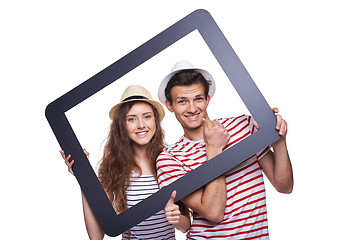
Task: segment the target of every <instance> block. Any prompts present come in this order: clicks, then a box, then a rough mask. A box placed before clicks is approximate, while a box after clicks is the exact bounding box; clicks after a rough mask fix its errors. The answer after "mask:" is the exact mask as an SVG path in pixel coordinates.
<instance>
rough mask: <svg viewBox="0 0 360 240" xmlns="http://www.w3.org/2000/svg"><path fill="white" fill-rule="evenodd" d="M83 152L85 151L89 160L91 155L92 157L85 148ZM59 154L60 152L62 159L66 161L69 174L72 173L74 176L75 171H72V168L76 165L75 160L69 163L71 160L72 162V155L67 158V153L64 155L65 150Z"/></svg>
mask: <svg viewBox="0 0 360 240" xmlns="http://www.w3.org/2000/svg"><path fill="white" fill-rule="evenodd" d="M83 151H84V153H85V155H86V157H87V158H88V159H89V155H90V154H89V153H88V152H87V151H86V150H85V148H84V150H83ZM59 152H60V154H61V157H62V158H63V159H64V161H65V164H66V166H67V167H68V171H69V173H71V174H72V175H74V172H73V170H72V166H73V164H74V159H73V160H71V162H69V160H70V158H71V155H70V154H69V155H68V156H67V157H65V153H64V151H63V150H60V151H59Z"/></svg>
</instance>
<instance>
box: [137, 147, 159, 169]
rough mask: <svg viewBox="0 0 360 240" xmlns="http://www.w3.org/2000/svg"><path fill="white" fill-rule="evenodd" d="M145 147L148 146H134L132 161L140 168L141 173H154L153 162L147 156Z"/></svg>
mask: <svg viewBox="0 0 360 240" xmlns="http://www.w3.org/2000/svg"><path fill="white" fill-rule="evenodd" d="M147 147H148V146H134V152H135V155H134V161H135V163H136V164H137V165H138V166H139V167H140V168H141V172H142V174H143V175H152V174H154V166H153V164H154V163H153V162H152V161H151V159H150V158H149V156H148V152H147Z"/></svg>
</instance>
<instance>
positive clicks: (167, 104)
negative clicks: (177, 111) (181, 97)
mask: <svg viewBox="0 0 360 240" xmlns="http://www.w3.org/2000/svg"><path fill="white" fill-rule="evenodd" d="M165 106H166V108H167V109H168V110H169V111H170V112H174V111H173V110H172V106H171V103H170V102H169V101H168V100H165Z"/></svg>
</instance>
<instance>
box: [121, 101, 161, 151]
mask: <svg viewBox="0 0 360 240" xmlns="http://www.w3.org/2000/svg"><path fill="white" fill-rule="evenodd" d="M126 130H127V133H128V136H129V138H130V139H131V140H132V141H133V142H134V143H135V144H137V145H140V146H144V145H147V144H148V143H149V142H150V140H151V139H152V137H153V136H154V134H155V131H156V124H155V115H154V111H153V109H152V107H151V106H150V104H148V103H145V102H137V103H135V104H134V105H133V106H132V107H131V108H130V110H129V112H128V113H127V114H126Z"/></svg>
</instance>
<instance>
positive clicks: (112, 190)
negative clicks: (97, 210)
mask: <svg viewBox="0 0 360 240" xmlns="http://www.w3.org/2000/svg"><path fill="white" fill-rule="evenodd" d="M164 114H165V113H164V109H163V108H162V106H161V104H160V103H159V102H157V101H154V100H152V96H151V94H150V93H149V92H148V91H147V90H146V89H145V88H143V87H142V86H139V85H132V86H129V87H128V88H127V89H126V90H125V91H124V93H123V95H122V97H121V100H120V103H118V104H116V105H115V106H114V107H113V108H112V109H111V110H110V113H109V116H110V118H111V120H112V124H111V127H110V132H109V135H108V139H107V143H106V145H105V147H104V154H103V157H102V160H101V162H100V167H99V171H98V178H99V180H100V183H101V185H102V186H103V188H104V190H105V191H106V193H107V195H108V197H109V199H110V201H111V202H112V204H113V206H114V209H115V211H116V212H117V213H121V212H122V211H124V210H126V209H127V208H130V207H131V206H133V205H135V204H136V203H138V202H139V201H141V200H143V199H145V198H147V197H148V196H150V195H151V194H153V193H155V192H156V191H158V189H159V187H158V184H157V178H156V169H155V160H156V158H157V156H158V155H159V154H160V153H161V151H162V149H163V147H164V141H163V139H164V133H163V130H162V128H161V125H160V122H161V120H162V119H163V117H164ZM84 152H85V154H86V155H87V156H88V152H86V150H85V149H84ZM60 153H61V155H62V157H63V159H64V160H65V163H66V165H67V166H68V170H69V172H70V173H72V165H73V164H74V160H72V161H71V162H69V160H70V157H71V156H70V155H68V156H67V157H65V154H64V152H63V151H62V150H60ZM175 195H176V192H175V191H174V192H173V194H172V195H171V198H170V200H169V202H168V203H167V205H166V207H165V211H160V212H158V213H157V214H155V215H153V216H151V217H149V218H148V219H146V220H144V221H143V222H141V223H140V224H138V225H136V226H134V227H132V228H131V229H130V230H129V231H126V232H125V233H123V239H175V235H174V227H173V226H172V225H171V224H173V225H174V226H175V227H176V228H177V229H179V230H180V231H182V232H186V231H187V230H188V229H189V227H190V217H189V213H188V211H186V210H185V211H183V212H184V215H183V214H181V213H180V211H179V206H178V205H176V204H174V198H175ZM82 200H83V210H84V216H85V225H86V229H87V232H88V234H89V237H90V239H103V237H104V232H103V231H102V229H101V227H100V225H99V224H98V223H97V221H96V218H95V216H94V214H93V213H92V211H91V209H90V207H89V205H88V203H87V201H86V199H85V197H84V195H83V194H82Z"/></svg>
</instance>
